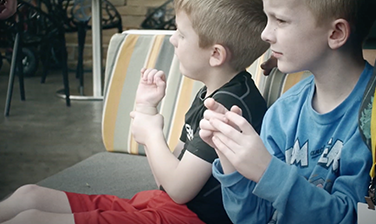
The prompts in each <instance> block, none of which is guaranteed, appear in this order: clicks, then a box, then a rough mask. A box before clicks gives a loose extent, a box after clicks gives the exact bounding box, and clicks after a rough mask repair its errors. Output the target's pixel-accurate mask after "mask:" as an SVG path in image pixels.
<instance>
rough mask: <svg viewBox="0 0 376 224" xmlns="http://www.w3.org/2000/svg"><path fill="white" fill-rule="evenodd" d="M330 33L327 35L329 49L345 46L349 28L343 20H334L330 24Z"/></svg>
mask: <svg viewBox="0 0 376 224" xmlns="http://www.w3.org/2000/svg"><path fill="white" fill-rule="evenodd" d="M331 28H332V29H331V33H330V35H329V41H328V43H329V47H330V48H331V49H337V48H340V47H342V46H343V45H345V43H346V42H347V40H348V39H349V37H350V33H351V27H350V24H349V22H347V21H346V20H345V19H336V20H335V21H334V22H333V23H332V27H331Z"/></svg>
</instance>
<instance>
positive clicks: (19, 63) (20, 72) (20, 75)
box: [16, 42, 25, 101]
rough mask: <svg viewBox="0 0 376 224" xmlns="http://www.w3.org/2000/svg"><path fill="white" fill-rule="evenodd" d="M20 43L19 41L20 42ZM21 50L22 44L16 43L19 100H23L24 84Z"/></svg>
mask: <svg viewBox="0 0 376 224" xmlns="http://www.w3.org/2000/svg"><path fill="white" fill-rule="evenodd" d="M20 43H21V42H20ZM23 56H24V55H23V51H22V45H21V46H20V44H19V45H18V49H17V60H16V63H17V68H18V69H16V71H17V75H18V83H19V85H20V95H21V100H22V101H25V84H24V73H23V64H22V59H23Z"/></svg>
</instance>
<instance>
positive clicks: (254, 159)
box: [209, 111, 272, 182]
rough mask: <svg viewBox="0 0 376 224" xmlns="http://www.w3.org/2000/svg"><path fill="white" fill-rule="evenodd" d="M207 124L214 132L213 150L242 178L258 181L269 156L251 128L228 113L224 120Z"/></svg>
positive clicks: (235, 115)
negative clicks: (225, 159) (222, 156)
mask: <svg viewBox="0 0 376 224" xmlns="http://www.w3.org/2000/svg"><path fill="white" fill-rule="evenodd" d="M224 120H227V121H228V122H224ZM209 122H210V125H211V126H212V128H213V129H215V130H217V131H215V132H213V138H212V143H213V144H214V146H215V148H216V149H217V150H218V151H220V152H221V153H222V154H223V155H224V156H225V157H226V158H227V159H228V161H229V162H230V163H231V164H232V165H233V166H234V167H235V169H236V170H237V171H238V172H239V173H241V174H242V175H243V176H244V177H246V178H248V179H250V180H252V181H255V182H258V181H259V180H260V178H261V177H262V175H263V174H264V172H265V170H266V169H267V167H268V165H269V163H270V161H271V158H272V157H271V155H270V153H269V152H268V151H267V149H266V148H265V146H264V144H263V142H262V140H261V138H260V137H259V135H258V134H257V132H256V131H255V130H254V129H253V127H252V125H250V124H249V123H248V122H247V120H246V119H244V118H243V117H242V116H240V115H239V114H237V113H234V112H232V111H230V112H227V113H226V114H225V119H223V118H222V119H217V118H212V119H210V120H209ZM231 124H233V125H231Z"/></svg>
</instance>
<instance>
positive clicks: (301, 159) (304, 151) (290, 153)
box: [285, 140, 308, 167]
mask: <svg viewBox="0 0 376 224" xmlns="http://www.w3.org/2000/svg"><path fill="white" fill-rule="evenodd" d="M285 156H286V163H287V164H290V165H292V164H299V163H300V165H301V166H303V167H305V166H308V142H306V143H304V145H302V146H301V147H300V144H299V140H296V141H295V143H294V146H293V147H292V148H289V149H288V150H286V153H285Z"/></svg>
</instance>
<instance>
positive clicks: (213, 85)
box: [202, 67, 240, 97]
mask: <svg viewBox="0 0 376 224" xmlns="http://www.w3.org/2000/svg"><path fill="white" fill-rule="evenodd" d="M239 72H240V71H234V70H233V69H230V68H223V67H222V68H220V67H215V68H213V69H211V70H210V72H209V73H208V75H207V76H206V78H205V80H202V82H203V83H204V85H205V86H206V88H207V91H206V96H205V97H208V96H210V95H211V94H212V93H213V92H215V91H216V90H217V89H219V88H221V87H222V86H223V85H225V84H226V83H228V82H229V81H231V79H233V78H234V77H235V76H236V75H237V74H239Z"/></svg>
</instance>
